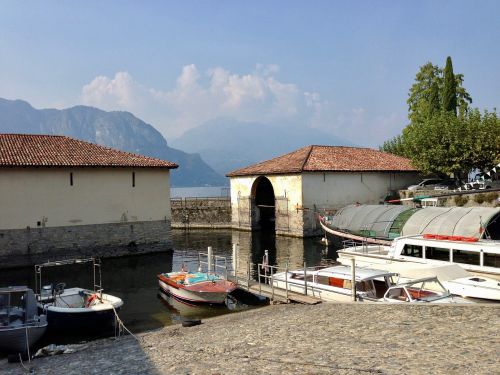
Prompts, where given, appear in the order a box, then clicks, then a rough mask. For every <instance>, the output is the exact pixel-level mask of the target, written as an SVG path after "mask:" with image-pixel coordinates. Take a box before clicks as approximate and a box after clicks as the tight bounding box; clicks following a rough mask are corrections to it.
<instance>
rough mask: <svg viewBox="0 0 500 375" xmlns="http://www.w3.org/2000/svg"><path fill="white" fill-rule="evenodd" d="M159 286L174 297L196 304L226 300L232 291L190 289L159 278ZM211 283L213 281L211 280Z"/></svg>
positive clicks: (217, 302)
mask: <svg viewBox="0 0 500 375" xmlns="http://www.w3.org/2000/svg"><path fill="white" fill-rule="evenodd" d="M158 283H159V286H160V288H161V290H162V291H164V292H165V293H168V294H170V295H172V296H173V297H175V298H177V299H180V300H183V301H186V302H188V303H194V304H216V305H217V304H219V305H222V304H224V303H225V302H226V298H227V295H228V293H229V292H230V291H220V292H215V291H214V292H207V291H203V290H189V289H187V288H183V287H177V286H175V285H171V284H169V283H168V281H166V280H162V279H161V278H159V279H158ZM209 283H211V282H209Z"/></svg>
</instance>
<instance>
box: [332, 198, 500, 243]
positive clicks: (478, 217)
mask: <svg viewBox="0 0 500 375" xmlns="http://www.w3.org/2000/svg"><path fill="white" fill-rule="evenodd" d="M409 209H411V207H410V206H404V205H403V206H391V205H349V206H346V207H344V208H342V209H340V210H339V211H337V213H336V214H335V216H333V217H332V218H331V220H330V224H331V225H332V226H333V227H335V228H338V229H340V230H346V231H349V232H354V233H355V232H359V231H361V230H371V231H375V233H376V234H375V236H376V237H388V233H389V229H390V228H391V225H392V223H393V222H394V220H395V219H396V218H397V217H398V216H399V215H400V214H401V213H402V212H404V211H407V210H409ZM499 214H500V208H498V207H497V208H493V207H425V208H422V209H419V210H417V211H416V212H415V213H414V214H413V215H411V216H410V218H409V219H408V221H406V223H405V225H404V226H403V229H402V232H401V235H403V236H407V235H415V234H422V233H433V234H441V235H447V236H464V237H480V233H479V228H480V225H481V223H482V225H483V227H485V226H486V225H487V224H488V223H489V222H490V220H492V219H493V218H495V217H498V215H499Z"/></svg>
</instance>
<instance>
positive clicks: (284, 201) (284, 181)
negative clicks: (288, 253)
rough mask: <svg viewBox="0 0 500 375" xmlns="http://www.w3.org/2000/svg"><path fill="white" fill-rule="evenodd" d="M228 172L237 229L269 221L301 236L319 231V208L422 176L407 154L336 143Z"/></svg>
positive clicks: (363, 199) (365, 198)
mask: <svg viewBox="0 0 500 375" xmlns="http://www.w3.org/2000/svg"><path fill="white" fill-rule="evenodd" d="M227 176H228V177H229V178H230V180H231V206H232V226H233V227H234V228H238V229H247V230H257V229H260V228H261V227H262V226H264V225H266V224H269V225H271V226H274V227H275V230H276V233H278V234H285V235H291V236H298V237H303V236H311V235H315V234H318V233H319V225H317V220H316V215H315V213H317V212H320V211H324V210H329V211H334V210H337V209H339V208H341V207H344V206H346V205H348V204H352V203H355V202H358V203H379V202H381V201H383V200H384V198H385V197H386V196H388V195H389V194H393V193H394V192H395V191H397V190H399V189H403V188H405V187H407V186H408V185H410V184H412V183H415V182H416V181H417V180H418V179H419V175H418V171H417V170H416V169H415V168H413V167H412V166H411V164H410V160H408V159H406V158H402V157H399V156H396V155H392V154H389V153H386V152H382V151H377V150H374V149H369V148H356V147H337V146H307V147H303V148H301V149H299V150H296V151H294V152H291V153H289V154H285V155H282V156H279V157H277V158H274V159H271V160H267V161H264V162H261V163H258V164H255V165H251V166H249V167H246V168H242V169H238V170H236V171H233V172H231V173H229V174H227Z"/></svg>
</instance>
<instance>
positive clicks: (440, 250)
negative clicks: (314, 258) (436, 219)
mask: <svg viewBox="0 0 500 375" xmlns="http://www.w3.org/2000/svg"><path fill="white" fill-rule="evenodd" d="M337 253H338V254H339V256H343V255H350V256H352V255H354V256H355V257H356V262H359V261H360V260H367V261H370V262H371V263H390V262H412V263H423V264H441V265H443V264H450V263H454V264H458V265H459V266H460V267H462V268H464V269H465V270H467V271H470V272H473V273H475V274H480V275H488V276H490V277H493V278H496V279H500V241H497V240H483V239H477V238H474V237H459V236H439V235H433V234H424V235H416V236H405V237H397V238H395V239H394V240H393V242H392V244H391V245H390V246H386V245H373V244H370V245H367V244H361V245H351V246H349V247H348V248H345V249H343V250H339V251H338V252H337Z"/></svg>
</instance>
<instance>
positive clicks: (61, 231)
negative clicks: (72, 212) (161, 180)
mask: <svg viewBox="0 0 500 375" xmlns="http://www.w3.org/2000/svg"><path fill="white" fill-rule="evenodd" d="M170 225H171V223H170V221H169V220H161V221H143V222H128V223H112V224H94V225H76V226H65V227H38V228H29V227H28V228H26V229H11V230H0V268H7V267H17V266H25V265H32V264H36V263H40V262H45V261H47V260H57V259H64V258H68V257H75V256H100V257H113V256H119V255H128V254H135V253H147V252H156V251H165V250H171V249H172V247H173V246H172V239H171V233H170Z"/></svg>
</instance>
